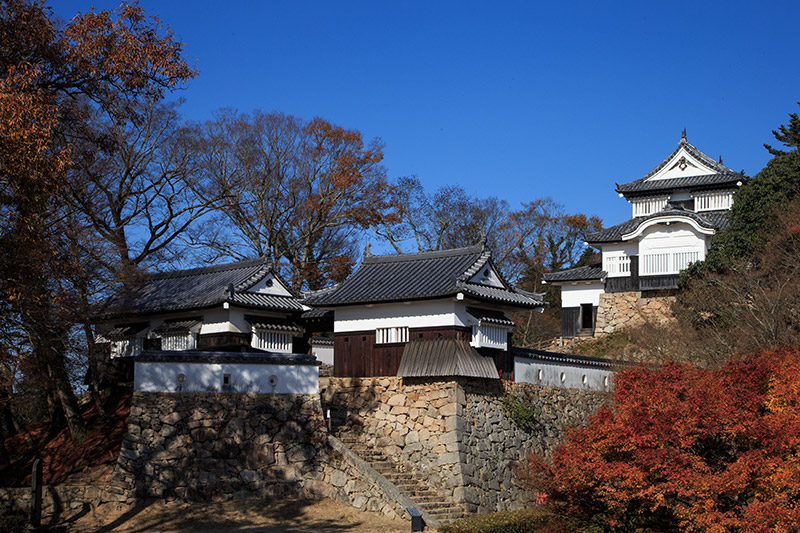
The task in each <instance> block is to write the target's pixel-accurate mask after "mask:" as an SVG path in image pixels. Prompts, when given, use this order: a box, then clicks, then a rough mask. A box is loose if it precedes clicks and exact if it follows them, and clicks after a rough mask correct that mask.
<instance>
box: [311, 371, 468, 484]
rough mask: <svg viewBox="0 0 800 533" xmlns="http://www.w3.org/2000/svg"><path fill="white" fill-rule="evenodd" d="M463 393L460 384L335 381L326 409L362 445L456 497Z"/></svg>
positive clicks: (392, 379)
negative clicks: (459, 422) (459, 413)
mask: <svg viewBox="0 0 800 533" xmlns="http://www.w3.org/2000/svg"><path fill="white" fill-rule="evenodd" d="M458 393H459V388H458V386H457V383H455V382H433V383H424V382H417V383H414V382H413V381H410V380H406V382H405V383H404V382H403V379H402V378H398V377H379V378H331V381H330V384H329V386H328V390H327V394H326V395H325V398H324V405H325V406H327V407H330V408H331V410H332V413H331V416H332V418H334V419H335V420H336V422H337V424H339V425H343V426H345V427H346V428H347V430H348V431H350V432H351V433H356V434H358V436H359V438H360V440H361V441H362V442H364V443H365V444H367V445H368V446H370V447H376V448H380V449H381V450H382V451H383V452H384V454H385V455H386V456H387V457H389V458H391V459H393V460H394V461H395V462H397V463H398V464H399V465H400V466H401V467H402V469H403V470H406V471H409V472H412V473H415V474H417V475H418V476H421V477H422V478H423V479H426V480H427V481H428V483H429V484H430V485H431V487H433V488H436V489H440V490H442V491H445V492H449V493H450V494H452V492H453V489H454V488H455V487H456V486H457V485H458V484H459V483H460V478H461V472H460V469H459V466H458V464H459V461H458V458H459V456H458V443H457V442H458V438H457V433H456V415H457V414H458V406H459V405H462V403H463V402H459V401H458V397H457V395H458ZM462 394H463V391H462Z"/></svg>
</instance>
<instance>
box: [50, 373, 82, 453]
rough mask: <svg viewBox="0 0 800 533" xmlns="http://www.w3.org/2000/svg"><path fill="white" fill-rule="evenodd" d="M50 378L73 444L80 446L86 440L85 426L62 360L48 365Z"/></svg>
mask: <svg viewBox="0 0 800 533" xmlns="http://www.w3.org/2000/svg"><path fill="white" fill-rule="evenodd" d="M50 378H51V380H52V383H53V385H54V388H55V390H56V392H57V394H58V399H59V401H60V405H61V409H62V411H63V413H64V417H65V418H66V420H67V426H68V427H69V434H70V437H71V438H72V442H73V444H80V443H82V442H83V441H84V439H85V438H86V424H85V423H84V421H83V416H82V415H81V411H80V406H79V405H78V399H77V398H76V397H75V392H74V391H73V390H72V386H71V385H70V383H69V379H67V369H66V368H65V367H64V361H63V360H55V361H52V362H51V365H50Z"/></svg>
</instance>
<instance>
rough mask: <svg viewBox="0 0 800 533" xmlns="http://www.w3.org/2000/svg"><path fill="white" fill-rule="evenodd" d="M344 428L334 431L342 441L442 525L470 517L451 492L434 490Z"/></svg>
mask: <svg viewBox="0 0 800 533" xmlns="http://www.w3.org/2000/svg"><path fill="white" fill-rule="evenodd" d="M341 429H343V428H340V429H339V430H338V431H336V430H335V432H334V433H335V435H336V437H337V438H338V439H339V440H340V441H342V442H343V443H344V444H345V445H346V446H347V447H348V448H350V449H351V450H352V451H353V453H355V454H356V455H358V456H359V457H361V458H362V459H363V460H364V461H366V462H367V463H369V465H370V466H371V467H372V468H374V469H375V470H377V471H378V472H379V473H380V474H381V475H382V476H383V477H385V478H386V479H387V480H388V481H389V482H391V483H392V484H393V485H395V486H396V487H397V488H398V489H400V490H401V491H402V492H403V493H404V494H405V495H406V496H407V497H408V498H409V499H411V500H412V501H414V502H415V503H416V504H417V505H418V506H420V507H422V508H423V509H424V510H425V511H427V512H428V513H429V514H430V515H431V516H432V517H433V518H435V519H436V520H438V521H439V523H440V524H442V525H445V524H449V523H451V522H454V521H456V520H458V519H459V518H464V517H465V516H466V514H465V513H464V509H462V508H461V506H459V505H457V504H456V503H455V502H453V501H452V498H450V497H449V496H448V495H445V494H442V493H441V492H439V491H437V490H435V489H433V488H432V487H431V486H430V485H428V483H426V482H425V480H423V479H420V478H419V477H418V476H416V475H414V474H413V473H411V472H404V471H402V470H401V467H400V465H399V464H398V463H395V462H394V461H392V460H391V459H389V458H388V457H387V456H386V455H385V454H384V453H383V451H382V450H380V449H377V448H372V447H370V446H368V445H367V444H365V443H364V442H363V441H361V440H360V439H359V438H358V436H357V435H355V434H353V433H352V432H348V431H342V430H341Z"/></svg>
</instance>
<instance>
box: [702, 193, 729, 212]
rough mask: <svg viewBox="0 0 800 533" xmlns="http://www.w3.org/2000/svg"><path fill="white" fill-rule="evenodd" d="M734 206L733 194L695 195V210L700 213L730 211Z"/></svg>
mask: <svg viewBox="0 0 800 533" xmlns="http://www.w3.org/2000/svg"><path fill="white" fill-rule="evenodd" d="M732 205H733V193H731V192H710V193H701V194H697V195H695V208H696V209H697V210H698V211H715V210H722V209H730V208H731V206H732Z"/></svg>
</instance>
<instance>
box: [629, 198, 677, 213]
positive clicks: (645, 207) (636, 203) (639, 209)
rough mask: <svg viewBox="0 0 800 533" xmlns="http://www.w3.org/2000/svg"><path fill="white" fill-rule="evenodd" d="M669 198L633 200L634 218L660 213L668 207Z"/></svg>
mask: <svg viewBox="0 0 800 533" xmlns="http://www.w3.org/2000/svg"><path fill="white" fill-rule="evenodd" d="M668 200H669V196H653V197H650V198H636V199H634V200H631V204H632V206H633V218H636V217H646V216H648V215H652V214H653V213H658V212H659V211H661V210H662V209H664V206H666V205H667V201H668Z"/></svg>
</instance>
